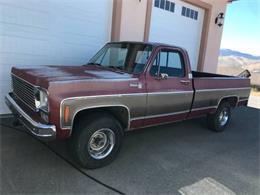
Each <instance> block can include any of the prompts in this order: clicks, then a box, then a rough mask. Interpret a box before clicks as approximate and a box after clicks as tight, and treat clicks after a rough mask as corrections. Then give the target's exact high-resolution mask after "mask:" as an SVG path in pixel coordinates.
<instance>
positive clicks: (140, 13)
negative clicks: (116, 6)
mask: <svg viewBox="0 0 260 195" xmlns="http://www.w3.org/2000/svg"><path fill="white" fill-rule="evenodd" d="M146 7H147V0H141V1H139V0H123V1H122V16H121V28H120V40H121V41H143V39H144V29H145V28H144V27H145V16H146Z"/></svg>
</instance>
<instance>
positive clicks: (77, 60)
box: [0, 0, 113, 114]
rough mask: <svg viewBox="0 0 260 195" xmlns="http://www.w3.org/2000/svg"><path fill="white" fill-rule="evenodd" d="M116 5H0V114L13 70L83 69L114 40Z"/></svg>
mask: <svg viewBox="0 0 260 195" xmlns="http://www.w3.org/2000/svg"><path fill="white" fill-rule="evenodd" d="M112 4H113V1H112V0H102V1H101V0H99V1H97V0H73V1H72V0H0V73H1V77H0V89H1V92H0V114H1V113H6V112H8V109H7V108H6V106H5V105H4V101H3V97H4V94H6V93H7V92H8V91H9V90H10V77H9V72H10V68H11V66H13V65H15V66H19V65H46V64H47V65H50V64H60V65H63V64H64V65H80V64H83V63H86V62H87V60H88V59H89V58H90V57H91V56H92V55H93V54H94V53H95V52H96V51H97V50H98V49H100V47H101V46H102V45H103V44H104V43H105V42H108V41H110V32H111V20H112Z"/></svg>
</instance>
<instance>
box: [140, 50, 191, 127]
mask: <svg viewBox="0 0 260 195" xmlns="http://www.w3.org/2000/svg"><path fill="white" fill-rule="evenodd" d="M185 65H186V64H185V60H184V54H183V53H182V51H181V50H179V49H178V48H176V49H172V48H168V47H166V48H160V49H158V50H157V54H156V56H155V57H154V59H153V61H152V64H151V65H150V69H149V70H148V72H147V76H146V81H147V92H148V95H147V112H146V113H147V115H146V119H145V125H146V126H148V125H154V124H159V123H167V122H173V121H177V120H183V119H185V118H186V116H187V114H188V113H189V111H190V106H191V103H192V98H193V88H192V80H191V79H190V78H189V77H188V70H187V69H186V66H185Z"/></svg>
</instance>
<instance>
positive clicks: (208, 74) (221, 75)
mask: <svg viewBox="0 0 260 195" xmlns="http://www.w3.org/2000/svg"><path fill="white" fill-rule="evenodd" d="M192 76H193V78H199V77H228V78H230V77H234V76H228V75H223V74H213V73H208V72H198V71H192Z"/></svg>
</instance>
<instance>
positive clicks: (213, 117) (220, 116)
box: [207, 102, 231, 132]
mask: <svg viewBox="0 0 260 195" xmlns="http://www.w3.org/2000/svg"><path fill="white" fill-rule="evenodd" d="M230 119H231V106H230V104H229V103H228V102H223V103H221V104H220V105H219V107H218V109H217V111H216V112H215V113H214V114H208V116H207V124H208V127H209V128H210V129H211V130H213V131H216V132H222V131H224V130H225V128H226V126H227V125H228V124H229V122H230Z"/></svg>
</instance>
